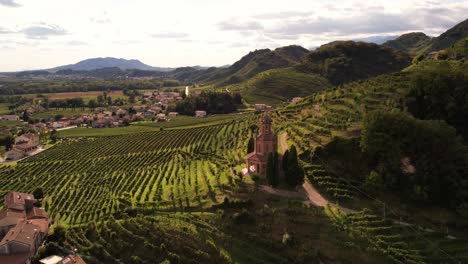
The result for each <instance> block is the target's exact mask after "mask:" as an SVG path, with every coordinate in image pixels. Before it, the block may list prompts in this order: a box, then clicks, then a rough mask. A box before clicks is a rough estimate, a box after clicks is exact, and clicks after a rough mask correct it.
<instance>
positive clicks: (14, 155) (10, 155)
mask: <svg viewBox="0 0 468 264" xmlns="http://www.w3.org/2000/svg"><path fill="white" fill-rule="evenodd" d="M24 157H25V155H24V153H23V151H20V150H18V149H12V150H9V151H7V152H5V160H19V159H22V158H24Z"/></svg>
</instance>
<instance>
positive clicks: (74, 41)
mask: <svg viewBox="0 0 468 264" xmlns="http://www.w3.org/2000/svg"><path fill="white" fill-rule="evenodd" d="M66 45H69V46H86V45H88V43H86V42H83V41H79V40H71V41H68V42H66Z"/></svg>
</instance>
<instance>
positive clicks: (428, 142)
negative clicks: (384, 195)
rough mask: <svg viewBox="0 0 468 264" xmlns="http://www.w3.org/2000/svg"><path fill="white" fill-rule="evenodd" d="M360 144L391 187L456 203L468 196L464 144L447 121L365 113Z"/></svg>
mask: <svg viewBox="0 0 468 264" xmlns="http://www.w3.org/2000/svg"><path fill="white" fill-rule="evenodd" d="M360 145H361V148H362V151H363V152H364V153H365V154H366V155H367V157H368V158H369V160H370V161H371V164H372V167H373V169H374V170H375V171H376V172H378V173H379V174H380V175H381V177H382V179H383V183H384V186H385V189H387V190H394V191H396V192H399V193H400V195H402V196H406V198H410V199H413V200H422V201H426V202H427V201H431V202H434V203H438V204H441V205H447V206H450V207H455V206H456V205H457V204H459V203H460V202H462V201H463V200H464V199H467V198H468V197H467V196H468V195H467V194H466V191H465V190H464V187H463V186H464V179H465V177H466V176H465V175H466V173H465V172H464V169H465V168H466V167H467V166H468V164H467V161H466V157H465V155H464V151H463V149H464V146H463V144H462V142H461V139H460V137H458V136H457V133H456V130H455V129H454V128H453V127H451V126H449V125H447V123H445V122H444V121H439V120H437V121H432V120H418V119H415V118H414V117H412V116H409V115H407V114H404V113H401V112H388V111H375V112H372V113H370V114H368V115H367V116H366V117H365V119H364V122H363V130H362V134H361V143H360ZM374 176H375V175H374Z"/></svg>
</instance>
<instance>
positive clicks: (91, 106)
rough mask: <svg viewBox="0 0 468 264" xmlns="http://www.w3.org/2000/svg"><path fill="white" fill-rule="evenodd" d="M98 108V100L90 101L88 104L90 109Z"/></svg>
mask: <svg viewBox="0 0 468 264" xmlns="http://www.w3.org/2000/svg"><path fill="white" fill-rule="evenodd" d="M97 106H98V104H97V102H96V100H94V99H91V100H89V102H88V107H89V108H92V109H94V108H96V107H97Z"/></svg>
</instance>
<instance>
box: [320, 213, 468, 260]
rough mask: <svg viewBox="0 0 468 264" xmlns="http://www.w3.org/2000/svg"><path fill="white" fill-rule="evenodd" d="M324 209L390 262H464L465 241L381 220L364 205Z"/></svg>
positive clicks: (467, 251) (467, 252)
mask: <svg viewBox="0 0 468 264" xmlns="http://www.w3.org/2000/svg"><path fill="white" fill-rule="evenodd" d="M327 212H328V214H329V216H330V218H331V219H332V221H334V223H335V225H336V226H337V227H338V228H339V229H340V230H343V231H344V232H346V233H347V234H348V235H349V237H350V238H353V239H354V241H355V242H356V243H357V244H358V245H361V246H364V247H366V248H367V249H368V250H369V251H373V252H378V253H380V254H383V255H386V256H387V257H388V258H389V259H390V260H391V261H392V262H393V263H402V264H403V263H411V264H416V263H466V261H468V248H467V247H466V244H467V242H468V241H466V240H463V239H456V238H453V237H448V236H447V235H446V234H443V233H438V232H435V231H432V230H424V229H422V228H420V227H418V228H417V227H415V226H412V225H410V224H405V223H401V224H399V223H396V222H393V221H392V220H389V219H387V220H385V219H382V218H381V217H379V216H377V215H375V214H372V213H371V212H370V211H369V210H367V209H364V210H362V211H360V212H357V213H351V214H345V213H342V212H340V210H337V209H334V208H327Z"/></svg>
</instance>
